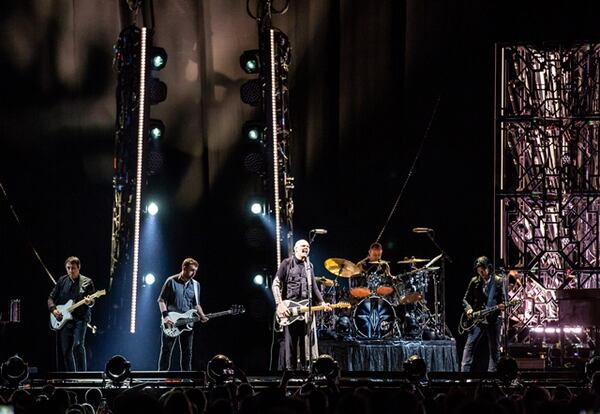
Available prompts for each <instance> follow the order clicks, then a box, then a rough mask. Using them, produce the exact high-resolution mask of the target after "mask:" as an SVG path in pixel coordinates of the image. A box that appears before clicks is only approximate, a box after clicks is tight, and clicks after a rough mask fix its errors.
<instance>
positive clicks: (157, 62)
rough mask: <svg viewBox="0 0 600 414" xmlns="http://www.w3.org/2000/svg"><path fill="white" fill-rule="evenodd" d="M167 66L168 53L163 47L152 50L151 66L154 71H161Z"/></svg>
mask: <svg viewBox="0 0 600 414" xmlns="http://www.w3.org/2000/svg"><path fill="white" fill-rule="evenodd" d="M166 65H167V52H166V51H165V49H163V48H162V47H156V46H155V47H153V48H152V49H150V66H151V67H152V70H161V69H163V68H164V67H165V66H166Z"/></svg>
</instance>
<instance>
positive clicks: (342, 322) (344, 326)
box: [335, 316, 352, 336]
mask: <svg viewBox="0 0 600 414" xmlns="http://www.w3.org/2000/svg"><path fill="white" fill-rule="evenodd" d="M351 329H352V322H351V321H350V318H349V317H348V316H342V317H340V318H339V319H338V321H337V324H336V325H335V331H336V332H337V333H338V334H340V335H342V336H348V335H350V330H351Z"/></svg>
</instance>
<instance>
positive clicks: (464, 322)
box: [458, 299, 522, 334]
mask: <svg viewBox="0 0 600 414" xmlns="http://www.w3.org/2000/svg"><path fill="white" fill-rule="evenodd" d="M521 302H522V300H520V299H513V300H511V301H510V302H508V307H511V306H517V305H519V304H521ZM500 305H501V304H499V305H496V306H492V307H491V308H485V309H482V310H479V311H476V312H473V315H472V316H471V318H469V317H468V316H467V313H466V312H463V314H462V315H461V316H460V322H459V323H458V333H460V334H463V333H465V332H469V331H471V330H472V329H473V328H475V327H476V326H477V325H479V324H480V323H481V322H483V321H484V320H485V318H486V317H487V316H488V315H489V314H490V313H492V312H495V311H497V310H498V309H500Z"/></svg>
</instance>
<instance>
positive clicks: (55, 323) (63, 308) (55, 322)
mask: <svg viewBox="0 0 600 414" xmlns="http://www.w3.org/2000/svg"><path fill="white" fill-rule="evenodd" d="M104 295H106V289H102V290H98V291H97V292H95V293H92V294H91V295H90V296H88V297H87V298H89V299H96V298H99V297H100V296H104ZM81 305H85V299H81V300H80V301H79V302H77V303H73V299H70V300H69V301H68V302H67V303H65V304H64V305H56V309H58V310H59V311H60V313H62V318H60V319H58V318H57V317H56V316H54V314H53V313H52V312H50V328H51V329H54V330H55V331H58V330H60V329H62V327H63V326H64V325H65V323H67V322H69V321H70V320H72V319H73V315H72V313H73V311H74V310H75V309H77V308H78V307H80V306H81Z"/></svg>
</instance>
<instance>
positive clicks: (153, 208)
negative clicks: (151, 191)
mask: <svg viewBox="0 0 600 414" xmlns="http://www.w3.org/2000/svg"><path fill="white" fill-rule="evenodd" d="M147 211H148V214H150V215H151V216H156V215H157V214H158V204H156V203H155V202H154V201H152V202H151V203H150V204H148V208H147Z"/></svg>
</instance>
